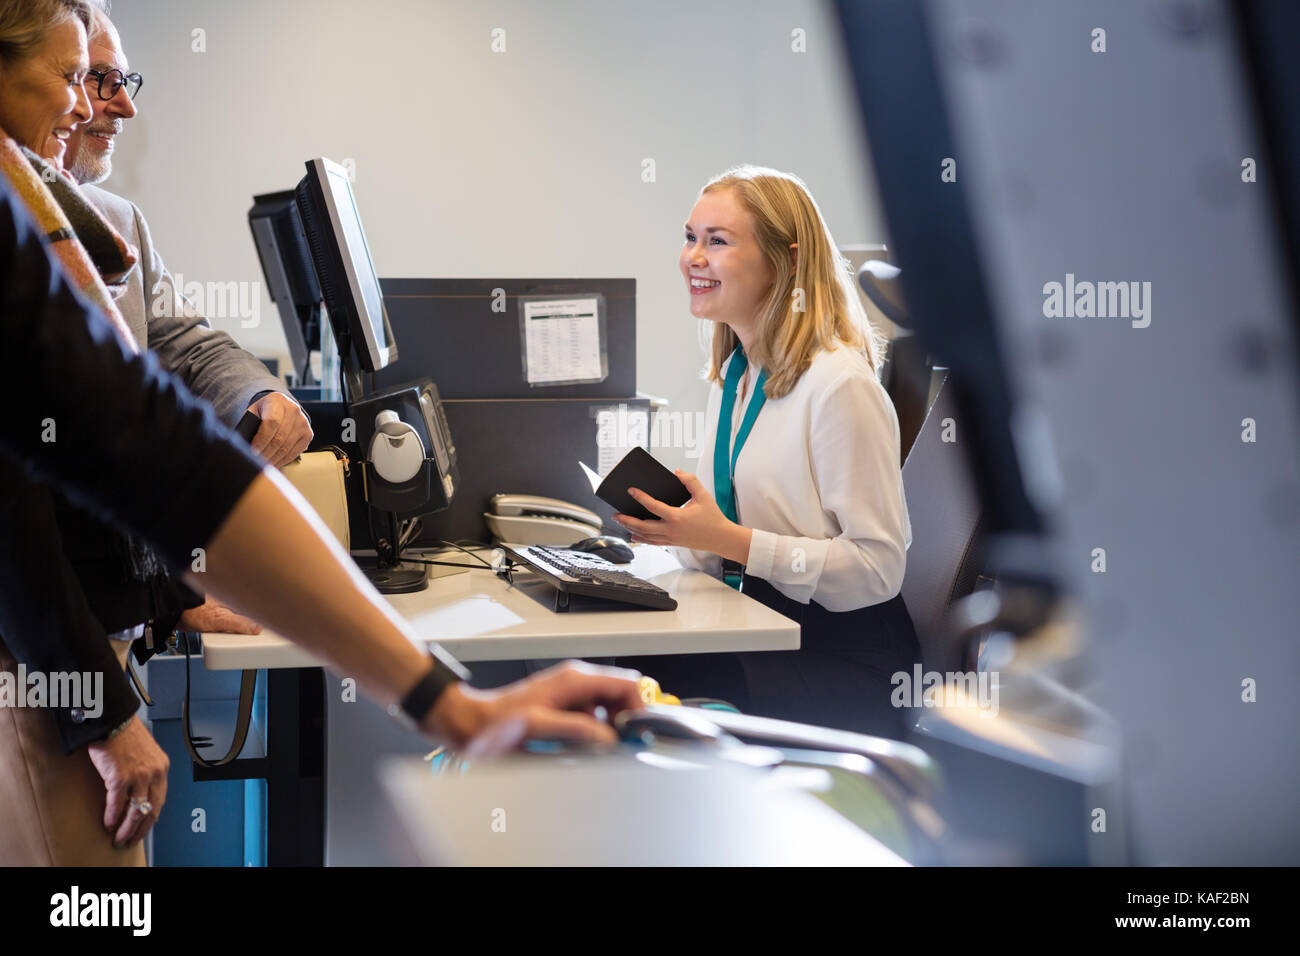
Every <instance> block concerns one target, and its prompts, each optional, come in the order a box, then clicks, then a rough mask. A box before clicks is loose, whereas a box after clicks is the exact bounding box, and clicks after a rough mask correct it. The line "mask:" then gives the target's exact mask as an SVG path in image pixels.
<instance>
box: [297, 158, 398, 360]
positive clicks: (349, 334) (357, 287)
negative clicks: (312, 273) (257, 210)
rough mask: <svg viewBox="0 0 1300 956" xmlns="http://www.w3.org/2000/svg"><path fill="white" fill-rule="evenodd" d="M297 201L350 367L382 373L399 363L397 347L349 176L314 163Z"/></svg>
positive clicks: (334, 167) (328, 165)
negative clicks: (353, 362) (352, 364)
mask: <svg viewBox="0 0 1300 956" xmlns="http://www.w3.org/2000/svg"><path fill="white" fill-rule="evenodd" d="M296 196H297V200H298V208H299V210H300V211H301V212H302V218H303V224H304V226H305V227H306V231H307V242H308V245H309V246H310V248H311V254H312V260H313V262H314V263H315V266H316V274H317V276H318V278H319V279H320V285H321V291H322V292H323V293H324V297H325V308H326V311H328V313H329V316H330V324H331V325H332V326H333V329H334V336H335V338H336V339H337V340H338V342H339V350H340V353H341V355H342V357H343V360H344V363H345V364H347V363H348V362H349V359H350V358H351V357H353V356H354V357H355V358H356V360H357V361H358V362H359V364H360V367H361V368H363V369H365V370H366V371H369V372H374V371H378V370H379V369H382V368H384V367H386V366H387V365H388V364H389V363H391V362H392V361H393V360H394V359H396V358H397V345H396V343H395V342H394V341H393V334H392V328H391V326H390V325H389V323H388V315H387V311H386V310H385V308H384V300H383V296H382V294H381V293H380V289H379V278H378V276H377V275H376V273H375V264H374V262H373V261H372V260H371V258H370V246H369V245H368V244H367V243H366V234H365V230H364V229H362V227H361V215H360V213H359V212H358V211H357V203H356V199H355V197H354V196H353V195H352V184H351V183H350V182H349V180H348V172H347V170H346V169H345V168H344V167H342V166H340V165H339V164H338V163H334V162H331V161H330V160H328V159H313V160H311V161H310V162H308V163H307V175H306V176H305V177H304V178H303V180H302V182H301V183H299V184H298V189H297V192H296ZM349 353H350V354H349Z"/></svg>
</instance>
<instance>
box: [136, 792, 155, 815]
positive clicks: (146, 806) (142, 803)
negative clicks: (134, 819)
mask: <svg viewBox="0 0 1300 956" xmlns="http://www.w3.org/2000/svg"><path fill="white" fill-rule="evenodd" d="M131 809H132V810H139V811H140V816H142V817H147V816H148V815H149V814H151V813H153V804H152V803H150V802H149V801H148V800H137V799H136V798H135V797H132V798H131Z"/></svg>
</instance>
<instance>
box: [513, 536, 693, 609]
mask: <svg viewBox="0 0 1300 956" xmlns="http://www.w3.org/2000/svg"><path fill="white" fill-rule="evenodd" d="M501 550H503V551H505V553H506V554H507V556H509V558H510V559H511V560H512V561H514V562H515V563H517V564H522V565H524V566H525V567H527V568H529V569H530V570H532V571H535V572H537V574H538V575H540V576H541V577H542V578H543V579H544V580H545V581H546V582H547V583H548V584H550V585H551V586H552V587H554V588H555V610H557V611H567V610H569V598H570V596H571V595H574V594H577V595H581V596H583V597H594V598H603V599H604V600H606V601H620V602H622V603H624V604H637V605H640V606H641V607H646V608H651V609H653V610H656V611H675V610H677V601H676V600H674V599H673V597H672V595H671V594H669V593H668V592H667V591H665V590H664V589H663V588H661V587H658V586H657V585H654V584H651V583H650V582H649V581H646V580H643V579H642V578H639V577H637V576H636V575H635V574H632V573H631V572H629V571H623V570H621V569H619V568H616V567H615V566H614V565H613V564H611V563H610V562H608V561H606V560H605V559H604V558H602V557H599V556H598V555H595V554H588V553H586V552H583V551H575V550H573V549H572V548H550V547H547V546H545V545H530V546H528V547H514V546H512V545H508V544H503V545H502V546H501Z"/></svg>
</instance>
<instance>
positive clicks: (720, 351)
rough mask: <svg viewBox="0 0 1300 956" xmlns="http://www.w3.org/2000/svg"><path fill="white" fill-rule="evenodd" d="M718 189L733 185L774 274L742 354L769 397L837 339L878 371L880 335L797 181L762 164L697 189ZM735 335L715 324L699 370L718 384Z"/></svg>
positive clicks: (793, 381)
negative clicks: (757, 370)
mask: <svg viewBox="0 0 1300 956" xmlns="http://www.w3.org/2000/svg"><path fill="white" fill-rule="evenodd" d="M721 189H732V190H735V193H736V197H737V198H738V199H739V200H740V202H741V205H743V206H744V207H745V209H746V210H748V212H749V214H750V215H751V216H752V217H753V219H754V235H755V236H756V238H757V239H758V245H759V248H760V250H761V251H762V254H763V258H764V259H766V260H767V263H768V265H769V266H770V267H771V269H772V273H773V275H774V279H773V281H772V288H771V291H770V292H769V293H768V295H767V298H766V299H765V300H764V302H763V304H762V306H761V307H760V309H759V315H758V325H757V334H756V335H755V337H754V342H753V344H752V346H751V348H750V352H749V354H748V356H747V357H748V358H749V359H750V360H751V361H753V362H755V363H756V364H758V365H761V366H762V367H763V368H764V369H766V370H767V376H768V378H767V386H766V387H765V388H764V392H765V393H766V395H767V397H768V398H780V397H781V396H783V395H786V394H788V393H789V392H790V390H791V389H792V388H794V386H795V384H796V383H797V382H798V381H799V378H800V376H802V375H803V373H804V372H805V371H807V370H808V366H809V365H811V364H812V360H813V356H815V355H816V354H817V352H818V351H820V350H822V349H826V350H830V349H834V348H836V347H838V346H840V345H844V346H847V347H848V348H851V349H855V350H857V351H859V352H861V353H862V354H863V355H865V356H866V359H867V361H868V363H870V365H871V368H872V369H873V370H874V371H875V373H876V375H877V376H878V375H879V374H880V366H881V362H882V361H883V359H884V352H885V342H884V339H883V337H882V336H881V335H880V333H879V332H877V331H876V330H875V329H874V328H872V326H871V323H870V322H869V321H868V320H867V313H866V309H864V308H863V307H862V300H861V299H859V298H858V294H857V290H856V288H855V287H854V285H853V282H854V276H853V268H852V266H851V265H850V264H849V262H848V260H847V259H845V258H844V257H843V256H841V255H840V254H839V250H838V249H837V248H836V246H835V240H834V238H833V237H832V236H831V231H830V229H828V228H827V226H826V221H825V220H824V219H823V218H822V214H821V210H820V209H818V208H817V203H816V201H815V200H814V199H813V198H812V194H811V193H809V192H808V187H807V186H805V185H804V184H803V181H802V180H800V179H799V177H797V176H793V175H791V174H790V173H783V172H780V171H779V170H775V169H767V168H765V167H762V166H735V167H732V168H731V169H728V170H727V171H726V172H724V173H721V174H720V175H718V176H715V177H714V178H713V179H712V180H710V181H709V182H708V184H707V185H705V187H704V188H703V189H701V190H700V195H701V196H703V195H705V194H707V193H711V192H716V191H718V190H721ZM791 243H795V244H797V252H796V251H795V250H792V249H791V248H790V244H791ZM738 342H739V339H738V338H737V337H736V333H735V332H733V331H732V330H731V328H730V327H729V326H727V325H725V324H724V323H722V322H719V323H717V325H716V326H715V327H714V330H713V347H712V353H711V355H710V358H709V365H708V368H707V369H706V373H705V374H706V376H707V378H708V380H709V381H711V382H719V383H721V381H722V365H723V363H724V362H726V360H727V358H728V357H729V356H730V355H731V353H732V352H733V351H734V350H735V348H736V345H737V343H738Z"/></svg>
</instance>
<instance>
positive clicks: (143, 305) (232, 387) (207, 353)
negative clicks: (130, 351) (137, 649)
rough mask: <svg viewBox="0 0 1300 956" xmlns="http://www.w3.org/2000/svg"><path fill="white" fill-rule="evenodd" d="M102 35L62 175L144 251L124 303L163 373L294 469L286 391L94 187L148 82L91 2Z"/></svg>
mask: <svg viewBox="0 0 1300 956" xmlns="http://www.w3.org/2000/svg"><path fill="white" fill-rule="evenodd" d="M91 5H92V6H93V7H95V20H96V29H95V32H94V33H93V34H92V35H91V36H90V38H89V52H90V70H89V72H88V73H87V74H86V80H85V90H86V93H87V95H88V97H89V100H90V105H91V109H92V112H93V115H92V118H91V120H90V122H89V123H85V124H82V125H81V126H78V127H77V128H76V129H75V130H74V131H73V133H72V135H71V136H70V137H69V140H68V145H67V153H66V155H65V157H64V164H63V165H64V168H65V169H66V170H67V171H68V172H69V173H70V174H71V175H72V177H73V178H74V179H76V180H77V182H79V183H81V184H82V190H83V192H84V194H85V196H86V198H87V199H88V200H89V201H90V202H91V203H93V204H94V205H95V207H96V208H97V209H98V210H99V212H100V213H101V214H102V215H103V216H104V218H105V219H107V220H108V222H109V223H110V224H111V225H112V226H113V227H114V228H115V229H117V231H118V232H120V233H121V234H122V235H123V236H124V237H125V238H126V240H127V241H128V242H130V243H131V244H132V245H134V246H135V247H136V248H137V249H138V250H139V253H140V263H139V266H138V267H137V268H136V270H135V271H134V272H133V274H132V275H131V276H130V279H129V287H128V289H127V292H126V294H125V295H124V296H123V297H122V298H121V299H119V300H118V302H117V305H118V308H119V309H120V310H121V312H122V315H123V317H124V318H125V319H126V320H127V322H128V323H129V325H130V326H131V331H132V333H133V334H134V335H135V337H136V340H137V341H138V342H139V344H140V346H141V348H148V349H150V350H152V351H153V352H154V353H155V354H156V355H157V357H158V359H159V360H160V361H161V363H162V365H163V367H164V368H166V369H167V370H168V371H171V372H174V373H175V374H177V375H179V376H180V377H181V378H182V379H183V380H184V382H185V384H186V385H187V386H189V389H190V391H192V392H193V393H194V394H195V395H198V396H199V397H200V398H203V399H206V400H207V401H208V402H209V403H210V404H211V405H212V406H213V408H214V409H215V410H216V412H217V415H218V416H219V417H220V418H221V419H222V420H223V421H224V422H226V423H227V424H228V425H235V424H237V423H238V422H239V420H240V419H241V418H242V417H243V415H244V413H245V412H246V411H252V412H254V413H255V414H257V415H258V417H260V418H261V419H262V424H261V426H260V427H259V429H258V431H257V433H256V434H255V435H254V437H253V443H252V444H253V448H254V449H255V450H256V451H259V452H261V453H262V454H263V455H265V456H266V458H267V460H268V461H270V462H271V464H273V465H276V466H281V465H284V464H287V463H288V462H291V461H293V460H294V459H295V458H297V457H298V455H300V454H301V453H302V452H303V451H304V450H305V449H306V447H307V444H308V443H309V442H310V441H311V437H312V430H311V426H310V423H309V420H308V418H307V416H306V414H305V413H304V412H303V410H302V408H301V407H300V406H299V405H298V403H297V402H295V401H294V400H293V398H291V397H290V395H289V393H288V390H287V389H286V388H285V387H284V385H283V383H282V382H281V381H280V380H279V379H278V378H276V377H275V376H273V375H271V374H270V372H268V371H267V369H266V366H264V365H263V364H262V363H261V362H260V361H258V360H257V359H256V358H255V357H254V356H253V355H251V354H250V353H248V352H247V351H245V350H244V349H242V348H240V347H239V345H238V344H236V342H235V340H234V339H232V338H231V337H230V336H229V335H227V334H226V333H224V332H218V331H216V330H214V329H212V328H211V327H210V326H209V324H208V322H207V320H206V319H205V318H204V317H203V316H202V315H201V314H200V313H199V312H198V310H197V309H195V308H194V307H193V306H192V305H191V304H190V303H189V302H188V301H187V300H185V299H184V297H183V294H182V290H181V289H179V288H177V286H176V283H175V281H174V280H173V278H172V275H171V273H170V272H168V271H167V268H166V266H165V265H164V264H163V260H162V256H160V255H159V253H158V250H157V249H155V248H154V245H153V239H152V237H151V236H150V234H149V227H148V225H147V223H146V222H145V219H144V215H143V214H142V213H141V212H140V209H139V208H138V207H137V206H136V205H135V203H133V202H130V201H128V200H126V199H123V198H122V197H121V196H117V195H115V194H113V193H111V192H108V191H107V190H104V189H100V188H97V186H95V185H94V184H96V183H101V182H103V181H104V180H105V179H107V178H108V176H109V174H110V173H111V172H112V170H113V149H114V144H115V142H116V139H117V136H118V135H119V134H120V133H121V132H122V129H123V126H124V125H125V123H126V121H127V120H129V119H131V118H132V117H134V116H135V115H136V105H135V97H136V95H137V94H138V93H139V92H140V89H141V87H142V86H143V85H144V78H143V77H142V76H141V75H140V74H139V73H135V72H132V71H131V68H130V66H129V65H128V63H127V59H126V54H125V53H124V52H123V50H122V41H121V38H120V37H119V35H118V32H117V29H116V28H115V27H114V26H113V23H112V21H111V20H109V18H108V16H107V7H108V4H107V2H106V0H91ZM180 624H181V627H182V628H184V629H186V630H194V631H236V632H241V631H242V632H250V633H251V632H255V631H257V630H258V627H257V625H256V624H254V623H253V622H252V621H249V620H247V619H246V618H243V617H240V616H239V615H237V614H234V613H233V612H231V611H229V610H227V609H226V608H224V607H222V606H220V605H218V604H215V603H213V602H210V601H209V602H206V603H205V604H203V605H202V606H200V607H197V608H192V609H191V610H189V611H186V612H185V614H184V615H183V616H182V618H181V622H180Z"/></svg>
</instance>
